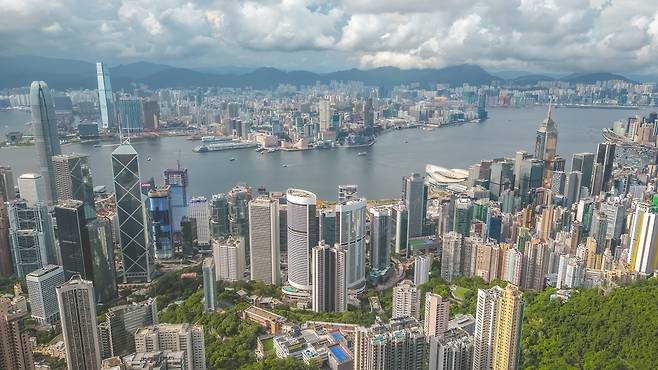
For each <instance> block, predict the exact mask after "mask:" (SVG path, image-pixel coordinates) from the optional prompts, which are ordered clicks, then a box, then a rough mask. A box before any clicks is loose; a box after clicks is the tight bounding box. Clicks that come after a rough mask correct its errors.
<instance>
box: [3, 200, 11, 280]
mask: <svg viewBox="0 0 658 370" xmlns="http://www.w3.org/2000/svg"><path fill="white" fill-rule="evenodd" d="M8 204H9V203H7V202H6V199H5V198H3V196H2V195H0V276H1V277H4V278H8V277H10V276H11V275H12V274H13V273H14V268H13V266H12V263H11V261H12V257H11V243H10V241H9V212H8V210H7V205H8Z"/></svg>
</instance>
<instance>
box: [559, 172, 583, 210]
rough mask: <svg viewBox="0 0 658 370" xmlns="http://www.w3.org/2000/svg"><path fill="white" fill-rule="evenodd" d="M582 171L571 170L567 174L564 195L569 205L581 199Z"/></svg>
mask: <svg viewBox="0 0 658 370" xmlns="http://www.w3.org/2000/svg"><path fill="white" fill-rule="evenodd" d="M582 176H583V174H582V172H580V171H571V172H569V174H568V175H567V181H566V183H565V185H564V197H565V201H566V204H567V206H571V205H572V204H574V203H578V201H580V189H581V186H582Z"/></svg>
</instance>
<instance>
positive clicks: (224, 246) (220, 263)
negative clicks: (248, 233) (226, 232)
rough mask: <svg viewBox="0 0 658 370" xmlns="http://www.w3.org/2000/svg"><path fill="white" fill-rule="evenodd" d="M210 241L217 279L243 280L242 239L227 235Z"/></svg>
mask: <svg viewBox="0 0 658 370" xmlns="http://www.w3.org/2000/svg"><path fill="white" fill-rule="evenodd" d="M212 242H213V247H212V254H213V258H214V259H215V269H216V274H217V281H219V280H226V281H238V280H244V270H245V263H244V239H242V238H239V237H238V238H235V237H229V238H227V239H224V240H213V241H212Z"/></svg>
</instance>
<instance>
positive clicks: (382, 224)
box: [369, 207, 391, 271]
mask: <svg viewBox="0 0 658 370" xmlns="http://www.w3.org/2000/svg"><path fill="white" fill-rule="evenodd" d="M369 213H370V265H371V266H372V269H373V270H377V271H386V270H387V269H388V268H389V266H390V265H391V209H390V207H375V208H370V209H369Z"/></svg>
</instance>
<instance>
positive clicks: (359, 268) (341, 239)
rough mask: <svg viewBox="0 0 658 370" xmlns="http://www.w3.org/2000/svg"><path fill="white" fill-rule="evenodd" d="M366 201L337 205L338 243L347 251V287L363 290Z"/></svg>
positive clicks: (346, 202)
mask: <svg viewBox="0 0 658 370" xmlns="http://www.w3.org/2000/svg"><path fill="white" fill-rule="evenodd" d="M365 225H366V200H365V199H364V198H358V199H350V200H347V201H344V202H342V203H339V204H337V205H336V243H340V245H341V247H343V248H344V249H345V250H346V251H347V287H348V288H349V289H357V290H361V289H363V288H364V287H365V283H366V226H365Z"/></svg>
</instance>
